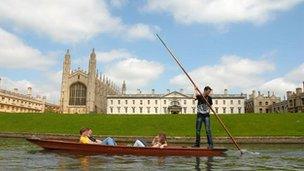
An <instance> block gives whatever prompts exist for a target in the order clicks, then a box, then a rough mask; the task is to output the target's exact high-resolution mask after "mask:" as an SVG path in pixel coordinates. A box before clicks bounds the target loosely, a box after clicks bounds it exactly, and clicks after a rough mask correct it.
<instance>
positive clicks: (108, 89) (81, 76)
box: [60, 49, 119, 114]
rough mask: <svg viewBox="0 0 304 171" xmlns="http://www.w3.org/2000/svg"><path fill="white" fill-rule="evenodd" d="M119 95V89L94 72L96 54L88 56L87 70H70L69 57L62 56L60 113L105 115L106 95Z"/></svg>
mask: <svg viewBox="0 0 304 171" xmlns="http://www.w3.org/2000/svg"><path fill="white" fill-rule="evenodd" d="M118 93H119V88H118V87H117V86H116V85H115V84H114V83H113V82H112V81H111V80H109V79H108V78H107V77H106V76H104V75H101V74H98V72H97V71H96V54H95V51H94V49H93V51H92V52H91V54H90V59H89V70H88V72H87V71H84V70H82V69H80V68H78V69H77V70H73V71H72V70H71V55H70V52H69V50H67V52H66V54H65V56H64V62H63V70H62V82H61V92H60V110H61V113H79V114H82V113H106V112H107V95H115V94H118Z"/></svg>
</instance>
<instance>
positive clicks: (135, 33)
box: [126, 23, 160, 40]
mask: <svg viewBox="0 0 304 171" xmlns="http://www.w3.org/2000/svg"><path fill="white" fill-rule="evenodd" d="M159 31H160V28H159V27H157V26H153V27H151V26H148V25H145V24H142V23H139V24H136V25H133V26H131V27H129V29H127V34H126V38H127V39H128V40H134V39H135V40H136V39H143V38H146V39H149V40H154V39H155V36H154V35H155V33H157V32H159Z"/></svg>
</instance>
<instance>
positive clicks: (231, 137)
mask: <svg viewBox="0 0 304 171" xmlns="http://www.w3.org/2000/svg"><path fill="white" fill-rule="evenodd" d="M156 36H157V38H158V39H159V40H160V41H161V43H162V44H163V45H164V47H165V48H166V49H167V51H168V52H169V54H170V55H171V56H172V58H173V59H174V60H175V62H176V63H177V65H178V66H179V67H180V68H181V69H182V71H183V72H184V73H185V74H186V76H187V77H188V79H189V80H190V82H191V83H192V84H193V86H194V88H195V90H197V91H198V93H199V94H200V95H201V96H202V97H203V98H204V100H205V101H206V103H207V105H208V106H209V108H210V110H211V111H212V112H213V113H214V115H215V116H216V118H217V120H218V121H219V122H220V124H221V125H222V127H223V128H224V130H225V131H226V133H227V134H228V135H229V137H230V139H231V140H232V142H233V144H234V145H235V147H236V148H237V149H238V150H239V151H240V152H241V153H243V152H242V150H241V148H240V146H239V145H238V143H237V142H236V141H235V139H234V138H233V136H232V135H231V133H230V132H229V130H228V128H227V127H226V125H225V124H224V122H223V121H222V119H221V118H220V117H219V116H218V114H217V113H216V112H215V111H214V110H213V108H212V107H211V105H210V104H209V102H208V101H207V99H206V98H205V96H203V93H202V92H201V91H200V90H199V88H198V87H197V86H196V84H195V83H194V81H193V80H192V78H191V77H190V75H189V74H188V73H187V71H186V70H185V69H184V67H183V66H182V64H181V63H180V62H179V60H178V59H177V58H176V57H175V56H174V55H173V53H172V52H171V50H170V49H169V48H168V46H167V45H166V43H165V42H164V41H163V40H162V39H161V38H160V37H159V35H158V34H156Z"/></svg>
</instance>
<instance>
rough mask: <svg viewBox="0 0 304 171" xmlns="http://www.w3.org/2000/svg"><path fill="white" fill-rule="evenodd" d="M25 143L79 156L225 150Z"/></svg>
mask: <svg viewBox="0 0 304 171" xmlns="http://www.w3.org/2000/svg"><path fill="white" fill-rule="evenodd" d="M26 140H27V141H29V142H31V143H33V144H36V145H38V146H40V147H42V148H44V149H46V150H60V151H66V152H72V153H81V154H106V155H137V156H223V155H224V154H225V152H226V151H227V149H226V148H213V149H207V148H191V147H178V146H172V147H171V146H170V147H166V148H154V147H132V146H123V145H117V146H107V145H99V144H81V143H78V142H75V141H71V140H57V139H39V138H27V139H26Z"/></svg>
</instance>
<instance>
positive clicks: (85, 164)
mask: <svg viewBox="0 0 304 171" xmlns="http://www.w3.org/2000/svg"><path fill="white" fill-rule="evenodd" d="M79 161H80V165H81V169H82V170H84V171H87V170H89V166H90V156H81V157H79Z"/></svg>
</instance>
